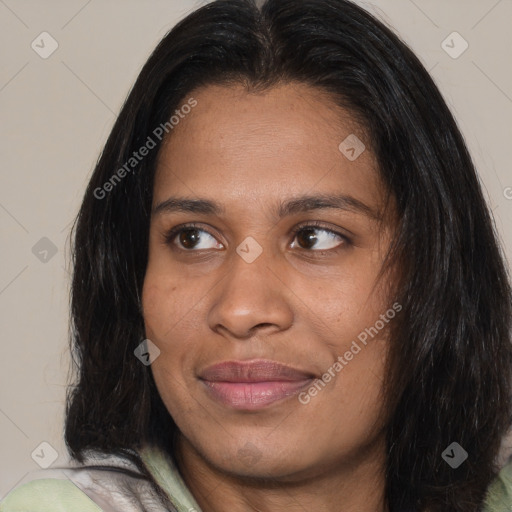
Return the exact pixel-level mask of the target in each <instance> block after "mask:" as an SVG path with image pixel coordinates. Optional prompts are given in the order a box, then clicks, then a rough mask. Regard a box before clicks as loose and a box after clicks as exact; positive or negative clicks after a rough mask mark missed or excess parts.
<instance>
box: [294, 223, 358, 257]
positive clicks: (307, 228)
mask: <svg viewBox="0 0 512 512" xmlns="http://www.w3.org/2000/svg"><path fill="white" fill-rule="evenodd" d="M318 233H320V234H319V235H318ZM293 235H294V241H293V243H292V247H293V248H295V247H298V248H299V249H305V250H311V249H313V250H317V251H329V250H332V249H336V248H338V247H340V246H342V245H347V244H350V240H349V239H348V238H347V237H346V236H344V235H342V234H341V233H338V232H336V231H333V230H332V229H328V228H326V227H324V226H322V225H319V224H308V225H302V226H299V227H298V228H296V229H294V230H293ZM295 239H297V243H296V242H295Z"/></svg>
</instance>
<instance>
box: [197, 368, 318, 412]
mask: <svg viewBox="0 0 512 512" xmlns="http://www.w3.org/2000/svg"><path fill="white" fill-rule="evenodd" d="M315 378H316V376H315V375H314V374H312V373H311V372H306V371H303V370H300V369H297V368H293V367H290V366H286V365H284V364H281V363H278V362H276V361H269V360H264V359H257V360H251V361H226V362H224V363H220V364H216V365H213V366H210V367H208V368H206V369H205V370H204V371H203V372H201V374H200V375H199V379H200V381H201V382H202V383H203V385H204V387H205V390H206V392H207V394H208V396H209V397H210V398H212V399H213V400H215V401H216V402H218V403H220V404H222V405H224V406H227V407H230V408H233V409H239V410H256V409H261V408H263V407H266V406H268V405H270V404H272V403H274V402H277V401H280V400H283V399H285V398H288V397H291V396H294V395H297V394H298V393H300V391H301V390H303V389H305V388H306V387H308V386H309V385H310V384H311V383H312V382H313V380H314V379H315Z"/></svg>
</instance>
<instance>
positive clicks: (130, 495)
mask: <svg viewBox="0 0 512 512" xmlns="http://www.w3.org/2000/svg"><path fill="white" fill-rule="evenodd" d="M139 455H140V457H141V459H142V460H143V462H144V464H145V465H146V467H147V468H148V470H149V471H150V473H151V475H152V476H153V478H154V479H155V480H156V481H157V483H158V484H159V485H160V486H161V487H162V489H163V490H164V491H165V493H166V495H167V496H168V497H169V499H170V500H171V502H172V503H173V504H174V506H175V509H176V511H177V512H201V509H200V507H199V505H198V504H197V503H196V501H195V499H194V497H193V496H192V494H191V493H190V491H189V490H188V488H187V486H186V485H185V482H184V481H183V479H182V478H181V475H180V473H179V471H178V469H177V467H176V466H175V464H174V462H173V461H172V459H171V458H170V457H169V456H167V455H166V454H165V453H163V452H161V451H159V450H158V449H155V448H151V447H145V448H143V449H142V450H141V451H140V452H139ZM85 465H87V466H89V465H94V466H99V467H102V468H105V466H107V468H106V469H90V468H88V467H87V468H85V467H84V466H85ZM123 469H127V470H132V471H133V472H135V473H140V472H139V471H138V469H137V468H136V466H135V464H133V463H132V462H130V461H127V460H126V459H124V458H122V457H118V456H114V455H110V456H106V455H102V454H91V455H89V456H88V457H87V459H86V461H85V463H84V464H83V465H78V464H74V465H73V466H69V467H68V468H63V469H45V470H39V471H34V472H33V473H32V474H31V476H30V480H29V481H28V482H26V483H23V484H21V485H18V486H17V487H16V488H15V489H13V490H12V491H11V492H9V493H8V495H7V496H6V497H5V498H4V499H3V500H2V501H1V502H0V512H168V510H169V509H168V508H166V507H165V506H164V505H163V504H162V503H161V500H160V499H159V497H158V496H157V495H156V493H155V492H154V490H153V488H152V486H151V485H150V484H149V482H148V481H147V480H142V479H137V478H135V477H134V476H129V475H127V474H126V473H124V472H123V471H122V470H123Z"/></svg>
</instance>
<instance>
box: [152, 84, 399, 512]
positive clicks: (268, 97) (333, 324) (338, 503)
mask: <svg viewBox="0 0 512 512" xmlns="http://www.w3.org/2000/svg"><path fill="white" fill-rule="evenodd" d="M190 96H193V97H194V98H195V99H196V100H197V102H198V104H197V106H196V107H195V108H194V109H193V110H192V112H191V113H190V114H188V115H187V116H186V118H185V119H183V120H181V121H180V124H178V125H177V126H176V127H175V128H174V130H173V131H172V132H171V134H170V136H169V137H168V139H167V140H166V141H165V144H164V146H163V147H162V149H161V151H160V154H159V158H158V165H157V172H156V175H155V182H154V197H153V207H154V212H153V215H152V219H151V226H150V242H149V262H148V267H147V272H146V276H145V282H144V289H143V312H144V321H145V326H146V336H147V338H149V339H150V340H152V341H153V342H154V343H155V344H156V345H157V346H158V348H159V349H160V351H161V353H160V355H159V357H158V358H157V359H156V360H155V361H154V362H153V364H152V366H151V368H152V372H153V376H154V379H155V382H156V384H157V387H158V391H159V393H160V395H161V397H162V400H163V402H164V403H165V405H166V407H167V409H168V411H169V413H170V414H171V415H172V417H173V418H174V421H175V422H176V424H177V426H178V427H179V430H180V436H179V442H178V450H177V463H178V467H179V469H180V472H181V473H182V475H183V478H184V480H185V482H186V484H187V486H188V487H189V488H190V489H191V491H192V493H193V495H194V497H195V498H196V500H197V501H198V503H199V505H200V506H201V508H202V510H203V511H204V512H220V511H225V510H230V511H233V512H245V511H255V510H258V511H265V512H267V511H276V510H288V511H290V512H295V511H300V512H303V511H304V510H317V511H336V512H339V511H340V510H343V511H344V512H350V511H353V512H356V511H357V512H366V511H367V512H376V511H381V510H385V503H384V498H383V496H384V485H385V478H384V464H385V440H384V429H385V423H386V414H384V411H382V402H383V397H382V386H383V384H382V381H383V377H384V371H385V360H386V354H387V347H388V341H387V336H386V333H387V330H386V329H385V328H384V329H382V330H381V331H380V332H379V334H378V335H377V336H375V337H374V338H372V339H370V340H369V342H368V344H367V346H365V347H364V346H363V348H362V350H361V351H360V352H359V353H358V354H357V355H355V356H354V357H353V359H352V360H350V361H349V362H348V364H347V365H346V366H344V367H343V369H342V370H341V371H340V372H339V373H336V377H335V378H333V379H332V380H331V381H330V382H329V383H328V384H327V385H326V386H325V387H324V388H323V389H322V390H321V391H320V392H318V394H317V396H315V397H312V398H311V401H310V402H309V403H308V404H306V405H304V404H301V403H300V402H299V401H298V399H297V396H292V397H288V398H286V399H284V400H281V401H278V402H275V403H273V404H271V405H268V406H266V407H264V408H262V409H259V410H256V411H245V410H243V411H240V410H235V409H232V408H229V407H227V406H225V405H222V404H220V403H218V402H217V401H215V400H214V399H212V398H210V396H209V395H208V394H207V393H206V391H205V389H204V385H203V383H202V382H200V380H199V379H198V374H199V372H200V371H201V370H203V369H205V368H206V367H208V366H210V365H212V364H216V363H219V362H222V361H227V360H248V359H254V358H264V359H271V360H275V361H279V362H282V363H285V364H288V365H290V366H293V367H295V368H299V369H302V370H306V371H309V372H311V373H313V374H315V375H317V376H318V377H321V375H322V374H324V372H326V371H327V370H328V368H330V367H332V365H333V363H334V362H335V361H336V360H337V358H338V356H340V355H341V356H342V355H343V354H345V352H346V351H347V350H349V349H350V346H351V343H352V341H353V340H356V339H357V336H358V334H360V333H361V332H362V331H364V329H365V328H368V327H370V326H374V325H375V322H376V320H378V319H379V315H381V314H383V313H385V312H386V310H388V308H389V307H390V306H391V304H390V292H389V290H390V279H389V278H388V279H384V280H381V281H378V282H377V281H376V278H377V274H378V272H379V270H380V269H381V266H382V261H383V258H384V255H385V251H386V249H387V248H388V246H389V242H390V237H391V235H392V229H393V226H394V223H393V222H392V220H391V219H390V218H387V217H384V218H383V222H382V223H379V222H378V220H377V217H378V216H379V215H380V214H381V212H382V206H383V203H382V202H383V193H384V187H383V185H382V183H381V182H380V179H379V175H378V170H377V164H376V161H375V158H374V156H373V154H372V152H371V150H370V148H369V144H368V143H367V144H366V145H367V148H366V150H365V151H364V152H363V153H362V154H361V155H360V156H359V157H358V158H357V159H356V160H355V161H349V160H348V159H347V158H346V157H345V156H344V155H343V154H342V153H341V152H340V150H339V149H338V146H339V144H340V142H341V141H343V140H344V139H345V138H346V137H347V136H348V135H349V134H351V133H355V134H356V135H357V136H358V137H359V139H361V140H363V141H364V140H365V139H367V137H366V136H365V133H364V131H363V130H362V129H361V128H360V127H359V126H358V125H357V123H355V121H354V119H353V118H352V117H351V116H350V114H349V113H348V112H347V111H345V110H343V109H341V108H340V107H338V106H336V104H335V103H333V101H332V100H331V99H330V98H329V97H328V96H327V95H325V94H324V93H322V91H319V90H315V89H313V88H311V87H309V86H307V85H304V84H296V83H293V84H286V85H280V86H278V87H275V88H273V89H271V90H268V91H266V92H264V93H249V92H247V91H246V89H244V88H243V87H242V86H241V85H237V86H229V87H228V86H207V87H203V88H201V89H198V90H196V91H194V93H193V94H191V95H190ZM322 193H324V194H332V193H340V194H346V195H349V196H352V197H353V198H355V199H357V200H359V201H361V202H362V203H364V204H365V205H366V206H367V207H368V208H369V209H371V210H372V211H373V213H374V214H375V217H374V216H369V215H366V214H364V213H362V212H361V211H358V210H354V209H333V208H323V209H317V210H311V211H305V212H297V213H294V214H291V215H287V216H285V217H283V218H279V217H277V216H276V215H275V208H276V205H278V204H279V202H281V201H285V200H287V199H291V198H294V197H296V196H300V195H303V194H310V195H317V194H322ZM171 196H182V197H186V198H202V199H209V200H211V201H215V202H218V203H220V205H221V206H223V207H224V211H223V213H220V214H219V215H214V214H206V213H192V212H183V211H177V212H175V211H171V212H169V211H160V212H156V211H155V210H156V207H157V206H158V205H159V204H161V203H162V202H164V201H165V200H167V199H168V198H169V197H171ZM314 221H318V222H320V223H322V225H323V226H322V227H321V228H315V230H314V231H313V233H312V234H313V235H316V237H317V239H316V241H315V240H314V239H313V241H312V242H310V241H308V240H309V239H308V237H307V235H304V232H302V235H301V232H299V233H298V234H297V235H293V234H291V230H292V229H293V228H294V227H297V226H300V225H301V224H304V223H310V222H314ZM189 222H194V223H197V226H196V227H198V228H200V229H201V230H203V229H204V230H206V232H205V231H199V233H198V234H199V236H200V241H198V239H197V238H196V239H194V238H193V237H191V232H190V231H189V232H187V231H185V232H184V233H182V235H181V237H180V236H179V235H177V236H176V237H175V238H174V239H173V240H170V241H169V240H166V233H167V232H168V231H169V230H170V229H171V228H174V227H176V226H179V225H181V224H184V223H189ZM325 229H328V230H334V231H337V232H339V233H341V234H343V235H346V236H347V237H349V239H350V242H349V243H348V242H346V241H344V240H343V239H342V238H340V237H338V236H337V235H331V234H330V232H329V231H325ZM196 234H197V233H196ZM248 236H251V237H252V238H254V239H255V240H256V241H257V242H258V244H259V245H260V246H261V248H262V253H261V254H260V256H259V257H258V258H257V259H256V260H255V261H253V262H252V263H247V262H246V261H244V259H242V257H241V256H240V255H239V254H238V253H237V252H236V248H237V246H239V245H240V244H241V243H242V242H243V241H244V240H245V239H246V237H248ZM180 242H182V243H181V244H180ZM183 243H185V244H187V246H184V245H183ZM187 247H188V248H187Z"/></svg>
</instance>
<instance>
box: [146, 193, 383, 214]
mask: <svg viewBox="0 0 512 512" xmlns="http://www.w3.org/2000/svg"><path fill="white" fill-rule="evenodd" d="M323 209H335V210H343V211H350V212H354V213H358V214H361V215H365V216H367V217H369V218H370V219H372V220H378V219H380V216H379V215H378V214H377V213H376V212H375V211H374V210H373V209H372V208H370V207H369V206H368V205H366V204H365V203H363V202H362V201H360V200H359V199H356V198H354V197H352V196H349V195H345V194H320V195H303V196H298V197H293V198H290V199H288V200H286V201H280V202H279V203H278V204H277V205H276V207H275V208H274V210H273V213H274V214H275V216H276V217H278V218H279V219H282V218H283V217H287V216H290V215H294V214H297V213H306V212H311V211H315V210H323ZM173 212H188V213H199V214H204V215H218V216H220V215H222V214H224V213H225V208H224V207H223V206H222V205H220V204H219V203H216V202H215V201H211V200H209V199H201V198H197V199H190V198H186V197H169V198H168V199H166V200H165V201H162V202H161V203H159V204H157V205H156V206H155V207H154V208H153V215H161V214H164V213H173Z"/></svg>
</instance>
